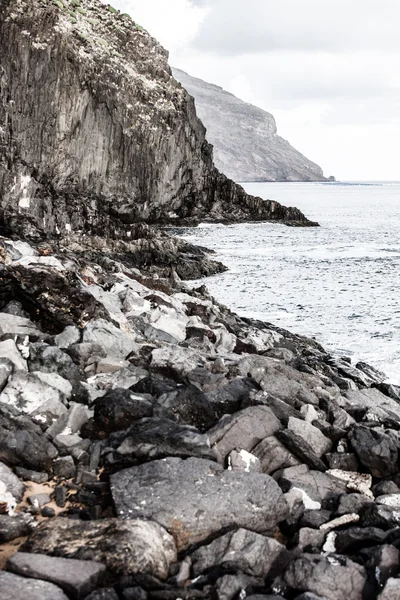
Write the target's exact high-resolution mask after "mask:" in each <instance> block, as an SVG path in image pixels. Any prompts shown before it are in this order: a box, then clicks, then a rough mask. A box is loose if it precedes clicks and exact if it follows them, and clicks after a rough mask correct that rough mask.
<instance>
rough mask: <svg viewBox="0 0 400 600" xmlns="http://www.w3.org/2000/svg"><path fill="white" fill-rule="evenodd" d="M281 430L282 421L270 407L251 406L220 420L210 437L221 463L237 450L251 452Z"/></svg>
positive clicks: (209, 433)
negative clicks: (262, 441) (265, 439)
mask: <svg viewBox="0 0 400 600" xmlns="http://www.w3.org/2000/svg"><path fill="white" fill-rule="evenodd" d="M280 428H281V424H280V421H279V420H278V419H277V418H276V416H275V415H274V413H273V412H272V410H271V409H270V408H269V407H268V406H250V407H249V408H245V409H243V410H240V411H239V412H237V413H235V414H234V415H227V416H225V417H223V418H222V419H220V421H219V422H218V423H217V424H216V425H215V426H214V427H213V428H212V429H210V430H209V431H208V435H209V438H210V442H211V446H212V448H213V449H214V450H215V452H216V453H217V456H218V459H219V461H220V462H223V461H224V460H225V458H226V456H227V455H228V454H229V452H231V451H232V450H234V449H236V448H238V449H239V450H247V451H248V452H251V451H252V450H253V448H255V446H256V445H257V444H258V443H259V442H261V440H263V439H264V438H266V437H269V436H271V435H273V434H274V433H276V432H277V431H278V429H280Z"/></svg>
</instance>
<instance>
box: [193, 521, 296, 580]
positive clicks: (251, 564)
mask: <svg viewBox="0 0 400 600" xmlns="http://www.w3.org/2000/svg"><path fill="white" fill-rule="evenodd" d="M283 550H284V546H283V545H282V544H280V543H279V542H277V541H276V540H274V539H272V538H267V537H264V536H263V535H260V534H258V533H254V532H252V531H247V530H246V529H238V530H237V531H235V532H231V533H227V534H226V535H224V536H222V537H219V538H217V539H216V540H214V541H213V542H211V544H208V545H207V546H202V547H201V548H199V549H198V550H196V551H195V552H194V553H193V554H192V563H193V573H194V575H195V577H197V576H198V575H200V574H202V573H204V572H206V571H208V570H209V569H212V568H215V567H217V566H224V565H225V566H226V567H229V568H230V569H232V568H233V569H234V570H235V571H242V572H243V573H247V574H248V575H253V576H255V577H263V578H264V577H267V575H268V573H269V571H270V569H271V567H272V565H273V563H274V561H275V560H276V559H277V558H278V557H279V555H280V554H281V552H283Z"/></svg>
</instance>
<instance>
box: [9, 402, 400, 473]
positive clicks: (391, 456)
mask: <svg viewBox="0 0 400 600" xmlns="http://www.w3.org/2000/svg"><path fill="white" fill-rule="evenodd" d="M0 397H1V396H0ZM349 440H350V443H351V445H352V447H353V450H354V451H355V452H356V454H357V456H358V458H359V460H360V462H361V463H362V464H363V465H364V466H365V467H368V468H369V470H370V472H371V473H372V475H374V476H375V477H386V476H388V475H392V474H393V473H396V472H397V459H398V449H397V445H396V443H395V441H394V440H393V438H392V437H390V436H389V435H387V434H386V433H384V432H383V431H380V430H378V429H371V428H369V427H366V426H364V425H357V426H355V427H354V428H353V429H352V430H351V432H350V434H349Z"/></svg>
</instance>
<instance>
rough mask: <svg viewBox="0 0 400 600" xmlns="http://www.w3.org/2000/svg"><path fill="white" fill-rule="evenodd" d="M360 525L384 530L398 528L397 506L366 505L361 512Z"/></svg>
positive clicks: (399, 517)
mask: <svg viewBox="0 0 400 600" xmlns="http://www.w3.org/2000/svg"><path fill="white" fill-rule="evenodd" d="M360 523H361V525H362V526H363V527H379V528H381V529H385V530H387V529H393V528H394V527H399V526H400V513H399V509H398V507H397V506H384V505H383V504H370V505H367V506H366V507H365V508H364V509H363V510H362V512H361V522H360Z"/></svg>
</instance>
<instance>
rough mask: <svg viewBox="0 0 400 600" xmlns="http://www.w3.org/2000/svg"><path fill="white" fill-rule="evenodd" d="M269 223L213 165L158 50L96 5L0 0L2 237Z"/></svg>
mask: <svg viewBox="0 0 400 600" xmlns="http://www.w3.org/2000/svg"><path fill="white" fill-rule="evenodd" d="M204 219H210V220H219V221H230V222H232V221H241V220H273V221H283V222H287V223H289V224H301V225H309V224H310V223H309V222H308V221H307V219H306V218H305V217H304V215H303V214H302V213H301V212H300V211H298V210H297V209H291V208H290V209H288V208H286V207H283V206H281V205H280V204H278V203H277V202H273V201H263V200H261V199H259V198H253V197H251V196H248V195H247V194H246V193H245V192H244V190H243V189H242V188H241V187H240V186H237V185H235V184H234V183H233V182H232V181H230V180H228V179H227V178H226V177H225V176H223V175H221V174H220V173H219V172H218V171H217V170H216V169H215V167H214V165H213V157H212V147H211V146H210V145H209V144H208V143H207V141H206V138H205V128H204V126H203V125H202V123H201V121H200V120H199V119H198V118H197V116H196V111H195V106H194V102H193V99H192V98H191V97H190V96H189V95H188V94H187V92H186V91H185V90H184V89H183V88H182V87H181V85H180V84H179V83H177V82H176V80H175V79H174V78H173V77H172V74H171V70H170V67H169V66H168V55H167V52H166V51H165V50H164V49H163V48H162V47H161V46H160V45H159V44H158V43H157V42H156V40H154V39H153V38H152V37H151V36H150V35H149V34H148V33H147V32H146V31H144V30H143V29H142V28H141V27H140V26H139V25H137V24H135V22H134V21H132V19H131V18H130V17H129V15H122V14H120V13H118V12H117V11H115V9H113V8H112V7H110V6H106V5H103V4H101V3H100V2H98V1H97V0H29V1H28V0H1V1H0V229H2V231H3V233H6V234H19V235H23V236H25V237H26V236H28V237H39V238H44V237H46V236H57V235H59V236H62V235H64V234H68V235H69V234H70V233H72V232H74V233H76V232H82V231H84V232H90V233H95V234H100V235H102V236H104V235H106V236H109V237H122V236H124V235H129V234H130V226H131V224H133V223H137V222H140V221H146V222H147V223H163V224H166V223H172V224H183V223H188V224H193V223H196V222H199V221H200V220H204Z"/></svg>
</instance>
